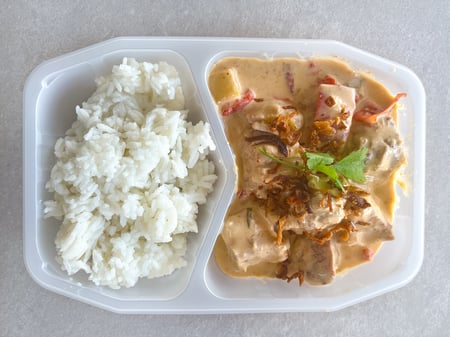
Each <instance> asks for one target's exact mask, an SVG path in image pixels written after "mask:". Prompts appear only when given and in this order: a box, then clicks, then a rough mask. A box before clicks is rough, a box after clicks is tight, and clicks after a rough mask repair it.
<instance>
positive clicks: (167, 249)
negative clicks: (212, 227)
mask: <svg viewBox="0 0 450 337" xmlns="http://www.w3.org/2000/svg"><path fill="white" fill-rule="evenodd" d="M96 84H97V89H96V91H95V92H94V94H93V95H92V96H91V97H90V98H89V99H88V100H87V102H84V103H83V104H82V106H81V107H79V106H77V107H76V114H77V120H76V121H75V122H74V123H73V125H72V127H71V128H70V129H69V130H68V131H67V132H66V134H65V137H64V138H60V139H58V140H57V142H56V145H55V155H56V159H57V161H56V164H55V165H54V167H53V169H52V171H51V177H50V180H49V181H48V182H47V184H46V188H47V190H48V191H50V192H54V200H49V201H45V202H44V205H45V209H44V214H45V216H46V217H56V218H58V219H61V220H62V224H61V227H60V228H59V231H58V234H57V236H56V240H55V244H56V248H57V257H56V259H57V261H58V262H59V263H60V264H61V266H62V269H64V270H66V271H67V273H68V274H69V275H72V274H74V273H76V272H78V271H80V270H84V271H85V272H86V273H88V274H89V279H90V280H92V281H93V282H94V283H95V284H96V285H105V286H109V287H111V288H120V287H122V286H123V287H132V286H134V285H135V284H136V282H137V281H138V279H139V278H141V277H142V278H155V277H160V276H164V275H168V274H170V273H172V272H173V271H174V270H175V269H177V268H181V267H183V266H185V265H186V260H185V259H184V255H185V253H186V249H187V233H188V232H197V230H198V228H197V223H196V218H197V213H198V205H200V204H204V203H205V202H206V197H207V194H208V193H209V192H211V191H212V188H213V184H214V182H215V180H216V178H217V177H216V175H215V174H214V164H213V163H212V162H211V161H209V160H208V158H207V155H208V153H209V151H212V150H215V145H214V142H213V140H212V139H211V136H210V126H209V124H208V123H204V122H198V123H197V124H195V125H194V124H193V123H191V122H189V121H187V120H186V118H187V113H188V111H187V110H185V108H184V96H183V92H182V88H181V81H180V78H179V76H178V73H177V71H176V69H175V68H174V67H173V66H171V65H169V64H167V63H165V62H159V63H157V64H156V63H155V64H152V63H146V62H143V63H138V62H137V61H136V60H134V59H130V58H124V59H123V62H122V64H120V65H116V66H114V67H113V69H112V74H110V75H109V76H107V77H101V78H99V79H97V80H96Z"/></svg>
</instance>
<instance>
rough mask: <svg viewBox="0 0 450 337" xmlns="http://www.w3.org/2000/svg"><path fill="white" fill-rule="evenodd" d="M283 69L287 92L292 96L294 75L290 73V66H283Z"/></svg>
mask: <svg viewBox="0 0 450 337" xmlns="http://www.w3.org/2000/svg"><path fill="white" fill-rule="evenodd" d="M284 69H285V73H284V78H285V79H286V83H287V85H288V88H289V92H290V93H291V94H293V93H294V88H295V81H294V74H293V73H292V69H291V66H290V64H285V65H284Z"/></svg>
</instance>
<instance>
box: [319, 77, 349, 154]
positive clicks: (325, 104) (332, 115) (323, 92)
mask: <svg viewBox="0 0 450 337" xmlns="http://www.w3.org/2000/svg"><path fill="white" fill-rule="evenodd" d="M355 107H356V103H355V89H354V88H350V87H346V86H343V85H335V84H321V85H320V86H319V98H318V101H317V108H316V111H315V114H314V131H315V132H313V138H314V137H315V138H316V139H313V142H314V143H315V145H317V146H318V147H319V148H323V147H326V146H327V145H328V144H329V143H331V142H335V143H338V144H339V147H340V146H342V145H343V144H344V143H345V142H346V140H347V137H348V133H349V131H350V127H351V125H352V118H353V114H354V112H355Z"/></svg>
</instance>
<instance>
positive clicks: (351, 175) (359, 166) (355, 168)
mask: <svg viewBox="0 0 450 337" xmlns="http://www.w3.org/2000/svg"><path fill="white" fill-rule="evenodd" d="M367 151H368V150H367V148H365V147H363V148H361V149H359V150H357V151H353V152H352V153H350V154H349V155H347V156H346V157H344V158H342V159H341V160H340V161H338V162H337V163H336V164H334V168H335V169H336V171H338V172H339V173H340V174H342V175H343V176H344V177H346V178H348V179H350V180H353V181H356V182H358V183H363V182H365V181H366V176H365V175H364V169H365V168H366V158H367Z"/></svg>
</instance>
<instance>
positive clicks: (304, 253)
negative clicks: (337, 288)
mask: <svg viewBox="0 0 450 337" xmlns="http://www.w3.org/2000/svg"><path fill="white" fill-rule="evenodd" d="M292 238H293V239H292V240H293V242H291V248H290V253H289V259H288V260H287V261H286V262H285V263H284V264H283V265H282V270H281V272H280V274H279V275H278V277H279V278H282V279H288V280H289V279H292V278H295V277H298V276H297V275H298V274H301V275H303V277H304V279H305V280H306V281H307V282H308V283H309V284H312V285H323V284H328V283H331V282H332V281H333V279H334V276H335V275H336V268H337V261H336V260H337V259H336V254H335V251H334V250H335V249H334V242H333V241H332V240H329V241H326V242H324V243H323V244H319V243H316V242H314V241H312V240H309V239H307V238H305V237H304V236H292Z"/></svg>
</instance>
